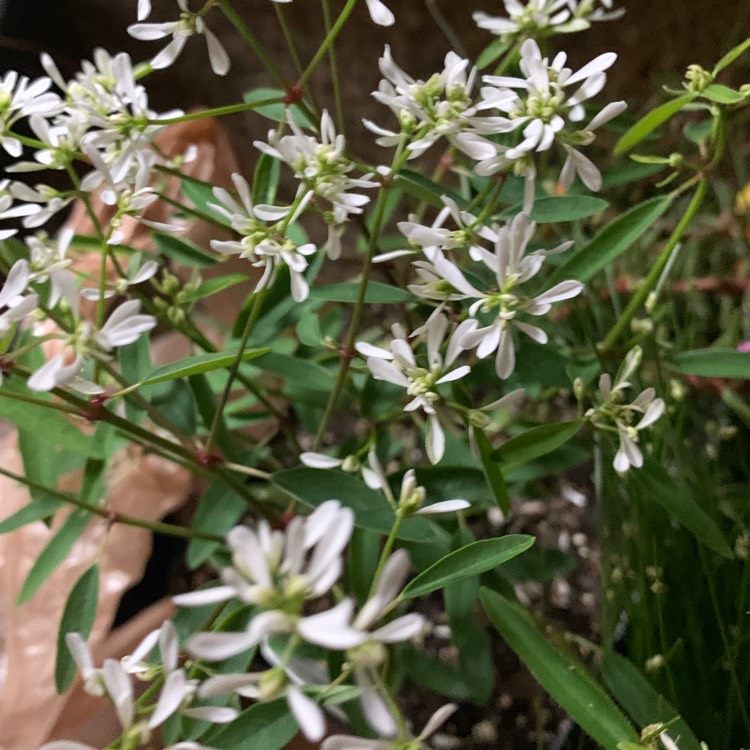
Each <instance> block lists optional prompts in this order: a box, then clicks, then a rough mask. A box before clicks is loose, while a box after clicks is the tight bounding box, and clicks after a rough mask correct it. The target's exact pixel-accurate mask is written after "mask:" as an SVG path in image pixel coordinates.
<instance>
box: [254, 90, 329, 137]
mask: <svg viewBox="0 0 750 750" xmlns="http://www.w3.org/2000/svg"><path fill="white" fill-rule="evenodd" d="M285 96H286V94H285V93H284V92H283V91H282V90H281V89H272V88H259V89H253V90H252V91H248V92H247V93H245V94H244V95H243V97H242V99H243V101H245V102H247V103H248V104H252V103H254V102H263V101H266V100H268V99H278V100H279V101H277V102H272V103H270V104H262V105H261V106H260V107H255V109H253V112H257V113H258V114H259V115H263V117H266V118H268V119H269V120H273V121H274V122H286V110H287V106H286V105H285V104H284V97H285ZM290 109H291V110H292V115H293V117H294V121H295V122H296V123H297V124H298V125H301V126H302V127H303V128H310V129H311V130H317V129H318V124H317V123H315V122H313V121H312V120H311V119H310V118H309V117H308V116H307V115H306V114H305V112H304V110H303V109H302V107H300V106H299V104H293V105H292V106H291V108H290Z"/></svg>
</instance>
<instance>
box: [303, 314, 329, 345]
mask: <svg viewBox="0 0 750 750" xmlns="http://www.w3.org/2000/svg"><path fill="white" fill-rule="evenodd" d="M296 330H297V338H298V339H299V340H300V343H301V344H304V345H305V346H320V344H321V342H322V341H323V331H322V330H321V328H320V319H319V318H318V314H317V313H316V312H313V311H310V313H309V314H308V315H305V316H303V317H302V318H300V319H299V322H298V323H297V328H296Z"/></svg>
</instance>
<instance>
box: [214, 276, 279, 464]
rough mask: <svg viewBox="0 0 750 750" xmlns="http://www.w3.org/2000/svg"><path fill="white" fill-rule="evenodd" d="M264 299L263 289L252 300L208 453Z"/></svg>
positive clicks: (219, 405)
mask: <svg viewBox="0 0 750 750" xmlns="http://www.w3.org/2000/svg"><path fill="white" fill-rule="evenodd" d="M265 297H266V290H265V289H261V290H260V291H258V292H256V296H255V299H254V300H253V306H252V308H251V310H250V315H249V316H248V318H247V322H246V323H245V330H244V331H243V332H242V338H241V339H240V345H239V348H238V349H237V357H236V358H235V360H234V362H232V367H231V369H230V370H229V377H228V378H227V383H226V385H225V386H224V392H223V393H222V394H221V399H220V400H219V403H218V405H217V407H216V413H215V414H214V419H213V422H212V423H211V429H210V431H209V433H208V440H207V441H206V451H207V452H208V453H210V452H211V448H213V445H214V441H215V440H216V433H217V432H218V429H219V425H220V424H221V420H222V417H223V415H224V407H225V406H226V405H227V401H228V400H229V395H230V393H231V392H232V384H233V383H234V379H235V378H236V377H237V371H238V370H239V368H240V364H241V363H242V355H243V354H244V353H245V348H246V347H247V342H248V341H249V339H250V336H251V335H252V333H253V329H254V328H255V324H256V322H257V321H258V318H259V317H260V311H261V308H262V307H263V300H264V299H265Z"/></svg>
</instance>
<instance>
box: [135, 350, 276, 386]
mask: <svg viewBox="0 0 750 750" xmlns="http://www.w3.org/2000/svg"><path fill="white" fill-rule="evenodd" d="M268 351H269V350H268V349H267V348H266V349H247V350H246V351H244V352H243V353H242V361H243V362H247V361H248V360H250V359H255V358H256V357H262V356H263V355H264V354H267V353H268ZM236 359H237V352H234V353H232V352H228V353H227V352H217V353H216V354H196V355H195V356H193V357H187V358H186V359H180V360H178V361H177V362H172V364H169V365H164V367H159V368H158V369H156V370H154V371H153V372H152V373H151V374H150V375H148V376H147V377H146V378H145V379H144V380H142V381H141V383H140V384H141V385H152V384H153V383H164V382H166V381H168V380H175V379H176V378H186V377H189V376H191V375H199V374H200V373H204V372H211V371H212V370H221V369H223V368H225V367H231V366H232V364H233V363H234V361H235V360H236Z"/></svg>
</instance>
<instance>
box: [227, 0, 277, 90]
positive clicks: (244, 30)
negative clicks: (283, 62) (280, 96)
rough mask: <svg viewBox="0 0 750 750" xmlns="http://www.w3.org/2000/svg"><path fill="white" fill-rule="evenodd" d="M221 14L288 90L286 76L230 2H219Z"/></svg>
mask: <svg viewBox="0 0 750 750" xmlns="http://www.w3.org/2000/svg"><path fill="white" fill-rule="evenodd" d="M218 5H219V8H220V9H221V12H222V13H223V14H224V15H225V16H226V17H227V19H229V22H230V23H231V24H232V26H234V28H235V29H237V31H238V32H239V33H240V35H241V36H242V38H243V39H244V40H245V41H246V42H247V45H248V47H250V49H251V50H252V51H253V52H254V53H255V54H256V56H257V57H258V59H259V60H260V61H261V62H262V63H263V65H265V66H266V69H267V70H268V72H269V73H270V74H271V75H272V76H273V77H274V78H275V79H276V81H277V83H279V84H280V85H281V86H282V87H283V88H284V89H287V88H288V83H287V80H286V78H285V76H284V74H283V73H282V72H281V70H280V69H279V66H278V65H276V63H275V62H274V60H273V58H272V57H271V56H270V55H269V54H268V52H266V49H265V47H264V46H263V45H262V44H261V43H260V42H259V41H258V39H257V38H256V36H255V34H253V32H252V31H250V28H249V27H248V25H247V24H246V23H245V22H244V21H243V20H242V17H241V16H240V15H239V14H238V13H237V11H236V10H235V9H234V8H233V7H232V5H231V3H230V2H229V0H219V2H218Z"/></svg>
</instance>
